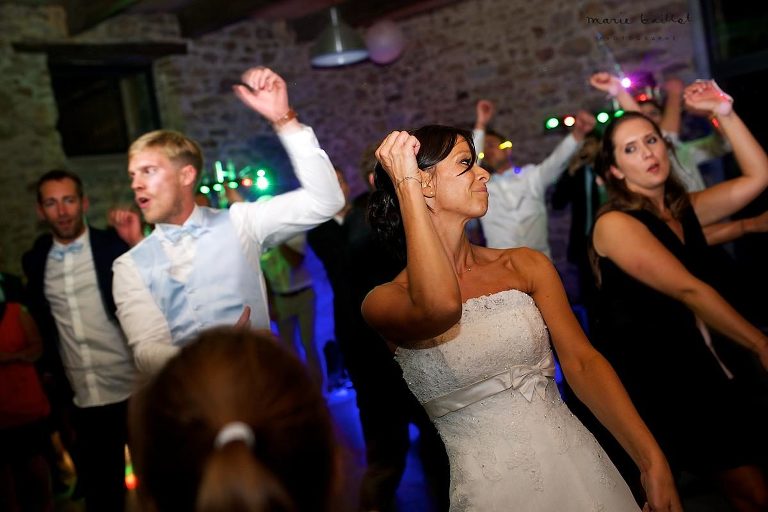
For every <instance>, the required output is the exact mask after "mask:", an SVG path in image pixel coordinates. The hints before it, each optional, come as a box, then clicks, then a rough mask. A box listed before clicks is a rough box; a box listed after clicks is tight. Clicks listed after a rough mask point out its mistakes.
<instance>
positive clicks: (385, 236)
mask: <svg viewBox="0 0 768 512" xmlns="http://www.w3.org/2000/svg"><path fill="white" fill-rule="evenodd" d="M408 133H410V134H411V135H413V136H414V137H416V138H417V139H418V140H419V143H420V147H419V152H418V153H417V154H416V164H417V165H418V166H419V169H421V170H422V171H429V170H430V169H432V168H433V167H434V166H435V165H437V164H438V163H439V162H441V161H442V160H445V158H447V157H448V155H450V154H451V151H453V148H454V146H456V144H458V143H459V142H460V141H461V140H462V139H463V140H465V141H466V142H467V144H469V150H470V151H471V153H472V161H471V163H470V164H469V166H470V167H471V166H473V165H475V161H476V160H477V153H476V152H475V145H474V144H473V142H472V133H471V132H469V131H468V130H462V129H461V128H454V127H452V126H442V125H436V124H431V125H427V126H422V127H421V128H419V129H417V130H411V131H409V132H408ZM373 172H374V191H373V193H372V194H371V198H370V200H369V201H368V222H369V223H370V225H371V228H373V231H374V233H375V234H376V236H377V237H378V238H379V239H380V240H381V241H382V243H384V244H385V245H386V246H387V248H389V249H390V251H391V252H392V253H393V254H394V255H395V256H396V257H397V258H398V260H399V261H400V262H402V263H405V260H406V257H405V255H406V250H405V231H404V230H403V219H402V217H401V216H400V202H399V201H398V200H397V194H396V193H395V185H394V184H393V183H392V180H391V179H390V178H389V175H388V174H387V172H386V171H385V170H384V168H383V167H382V166H381V163H380V162H377V163H376V167H374V171H373Z"/></svg>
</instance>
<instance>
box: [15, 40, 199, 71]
mask: <svg viewBox="0 0 768 512" xmlns="http://www.w3.org/2000/svg"><path fill="white" fill-rule="evenodd" d="M13 49H14V51H17V52H34V53H46V54H48V63H49V64H52V65H62V64H78V65H83V66H88V65H93V66H113V65H115V66H116V65H120V66H130V65H144V64H148V63H151V62H152V61H153V60H155V59H157V58H160V57H165V56H167V55H183V54H186V53H187V45H186V43H135V44H132V43H125V44H49V43H13Z"/></svg>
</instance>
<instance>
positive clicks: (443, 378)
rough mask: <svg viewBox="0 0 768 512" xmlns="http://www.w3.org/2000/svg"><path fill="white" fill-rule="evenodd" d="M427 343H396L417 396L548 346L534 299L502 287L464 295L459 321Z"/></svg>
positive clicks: (533, 357) (529, 358) (534, 357)
mask: <svg viewBox="0 0 768 512" xmlns="http://www.w3.org/2000/svg"><path fill="white" fill-rule="evenodd" d="M434 343H435V346H433V347H431V348H427V349H419V350H407V349H403V348H398V349H397V352H396V354H395V359H396V360H397V362H398V363H399V364H400V366H401V367H402V369H403V376H404V378H405V381H406V382H407V383H408V386H409V387H410V388H411V391H412V392H413V394H414V395H416V398H418V399H419V401H420V402H422V403H424V402H428V401H429V400H432V399H434V398H436V397H439V396H442V395H445V394H447V393H450V392H451V391H454V390H455V389H457V388H461V387H464V386H467V385H470V384H473V383H475V382H477V381H478V380H481V379H483V378H486V377H490V376H491V375H495V374H497V373H499V372H501V371H503V370H506V369H508V368H510V367H511V366H515V365H523V364H527V365H534V364H536V363H538V362H539V361H540V360H541V359H542V357H543V356H545V355H546V354H547V353H549V352H550V348H549V333H548V332H547V327H546V325H545V324H544V320H543V319H542V318H541V313H539V310H538V308H536V305H535V304H534V302H533V299H532V298H531V297H530V296H529V295H527V294H525V293H523V292H521V291H519V290H505V291H502V292H498V293H494V294H492V295H484V296H482V297H475V298H472V299H469V300H467V302H465V303H464V305H463V311H462V315H461V322H459V323H458V324H456V325H454V326H453V327H451V328H450V329H449V330H448V331H446V332H445V333H443V334H441V335H440V336H438V337H437V338H435V340H434Z"/></svg>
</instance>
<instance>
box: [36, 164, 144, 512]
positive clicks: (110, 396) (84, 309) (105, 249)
mask: <svg viewBox="0 0 768 512" xmlns="http://www.w3.org/2000/svg"><path fill="white" fill-rule="evenodd" d="M87 210H88V198H87V197H86V196H85V195H84V194H83V185H82V182H81V180H80V178H79V177H78V176H77V175H76V174H74V173H71V172H69V171H64V170H53V171H49V172H48V173H46V174H44V175H43V176H41V177H40V179H39V180H38V183H37V212H38V215H39V216H40V218H41V219H42V220H44V221H45V222H46V223H47V224H48V227H49V228H50V231H51V232H50V234H46V235H42V236H41V237H39V238H38V239H37V240H36V241H35V244H34V247H33V248H32V249H31V250H30V251H28V252H27V253H26V254H24V256H23V260H22V263H23V267H24V273H25V274H26V276H27V281H28V287H27V290H28V300H29V308H30V312H31V313H32V315H33V316H34V318H35V320H36V322H37V325H38V327H39V329H40V332H41V335H42V336H43V341H44V345H45V350H44V356H43V357H44V364H45V367H46V368H47V369H48V370H49V371H50V372H51V373H52V374H53V375H54V377H58V376H60V375H62V374H65V375H66V380H64V379H61V378H58V379H56V380H55V382H58V383H60V384H63V385H64V386H66V383H67V382H68V384H69V387H71V392H72V393H73V396H72V400H73V402H74V410H73V423H74V430H75V436H76V439H75V448H76V450H75V452H76V453H75V454H73V455H74V458H75V462H76V466H77V471H78V478H79V485H80V486H81V488H82V490H83V494H84V497H85V502H86V506H87V507H88V510H96V511H101V510H105V511H106V510H109V511H112V510H115V511H119V510H123V507H124V503H125V487H124V485H123V480H124V475H125V455H124V450H125V444H126V440H127V435H126V406H127V403H128V398H129V397H130V395H131V392H132V390H133V386H134V383H135V378H136V368H135V366H134V363H133V356H132V354H131V351H130V349H129V348H128V345H127V344H126V341H125V337H124V335H123V333H122V331H121V330H120V326H119V324H118V322H117V318H116V317H115V304H114V302H113V300H112V262H113V261H114V260H115V259H116V258H117V257H118V256H120V255H121V254H122V253H124V252H125V251H126V250H128V245H127V244H126V243H125V242H124V241H123V240H122V239H121V238H120V236H118V234H117V233H115V232H114V231H104V230H100V229H96V228H94V227H91V226H88V225H87V224H86V223H85V221H84V215H85V213H86V212H87ZM136 220H138V216H137V217H136ZM67 391H69V390H67ZM52 401H53V402H54V407H55V406H56V405H58V404H57V403H56V402H57V400H55V399H54V400H52Z"/></svg>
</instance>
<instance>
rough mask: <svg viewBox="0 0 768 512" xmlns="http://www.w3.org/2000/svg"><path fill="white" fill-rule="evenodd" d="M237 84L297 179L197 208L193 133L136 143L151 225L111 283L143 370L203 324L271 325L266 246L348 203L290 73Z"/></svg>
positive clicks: (134, 170)
mask: <svg viewBox="0 0 768 512" xmlns="http://www.w3.org/2000/svg"><path fill="white" fill-rule="evenodd" d="M234 91H235V93H236V95H237V96H238V97H239V98H240V99H241V100H242V101H243V103H245V104H246V105H247V106H249V107H250V108H252V109H253V110H255V111H256V112H258V113H260V114H261V115H263V116H264V117H265V118H267V119H268V120H269V121H270V122H271V123H272V124H273V126H274V127H275V130H276V132H277V135H278V137H279V138H280V140H281V142H282V143H283V146H284V147H285V150H286V152H287V153H288V156H289V157H290V160H291V163H292V165H293V168H294V170H295V172H296V176H297V178H298V179H299V182H300V183H301V187H300V188H299V189H297V190H293V191H291V192H288V193H285V194H282V195H279V196H276V197H274V198H272V199H271V200H269V201H264V202H258V203H236V204H233V205H232V207H231V208H230V209H229V210H214V209H211V208H207V207H201V206H197V205H196V204H195V186H196V183H197V178H198V175H199V172H200V170H201V169H202V167H203V159H202V153H201V151H200V148H199V146H198V145H197V144H196V143H195V142H194V141H192V140H191V139H189V138H187V137H185V136H184V135H182V134H180V133H178V132H173V131H169V130H158V131H154V132H150V133H148V134H145V135H143V136H141V137H140V138H139V139H137V140H136V141H135V142H134V143H133V144H132V145H131V147H130V149H129V150H128V175H129V177H130V178H131V188H132V189H133V191H134V194H135V198H136V203H137V204H138V206H139V208H140V209H141V211H142V213H143V215H144V219H145V220H146V221H147V222H148V223H152V224H155V230H154V232H153V233H152V234H151V235H150V236H148V237H147V238H145V239H144V240H143V241H142V242H141V243H139V244H138V245H136V246H135V247H133V249H132V250H130V251H129V252H127V253H125V254H124V255H123V256H121V257H120V258H118V259H117V260H116V261H115V263H114V285H113V291H114V296H115V303H116V304H117V316H118V318H119V319H120V324H121V325H122V327H123V330H124V331H125V333H126V335H127V337H128V343H129V345H130V346H131V348H132V349H133V353H134V357H135V359H136V365H137V367H138V368H139V369H140V370H141V371H143V372H147V373H155V372H157V371H158V370H159V369H160V368H162V366H163V365H164V364H165V362H166V361H167V360H168V359H170V358H171V357H172V356H173V355H174V354H176V352H178V350H179V348H180V347H181V346H182V345H184V344H185V343H186V342H187V341H188V340H190V339H191V338H192V337H193V336H194V335H196V334H197V333H198V332H199V331H200V330H202V329H205V328H208V327H211V326H214V325H221V324H236V323H239V324H248V323H249V322H250V325H251V326H253V327H258V328H269V314H268V310H267V299H266V291H265V286H264V279H263V276H262V273H261V268H260V266H259V256H260V254H261V250H262V247H264V246H270V245H274V244H275V243H278V242H280V241H282V240H284V239H286V238H288V237H290V236H291V235H294V234H296V233H299V232H301V231H304V230H307V229H310V228H312V227H314V226H316V225H318V224H320V223H322V222H325V221H326V220H328V219H330V218H332V217H333V215H334V214H335V213H336V212H337V211H339V210H340V209H341V208H342V207H343V206H344V195H343V194H342V192H341V189H340V187H339V183H338V180H337V179H336V173H335V172H334V170H333V166H332V165H331V162H330V160H329V159H328V156H327V155H326V154H325V152H324V151H323V150H322V149H321V148H320V147H319V145H318V143H317V139H316V138H315V135H314V133H313V131H312V129H311V128H310V127H308V126H304V125H302V124H300V123H299V121H298V119H297V118H296V113H295V112H294V111H293V110H292V109H291V108H290V106H289V103H288V93H287V90H286V84H285V81H284V80H283V79H282V78H281V77H280V76H278V75H277V74H275V73H274V72H273V71H271V70H269V69H266V68H261V67H259V68H253V69H250V70H248V71H246V72H245V73H244V74H243V77H242V84H239V85H236V86H235V87H234Z"/></svg>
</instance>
